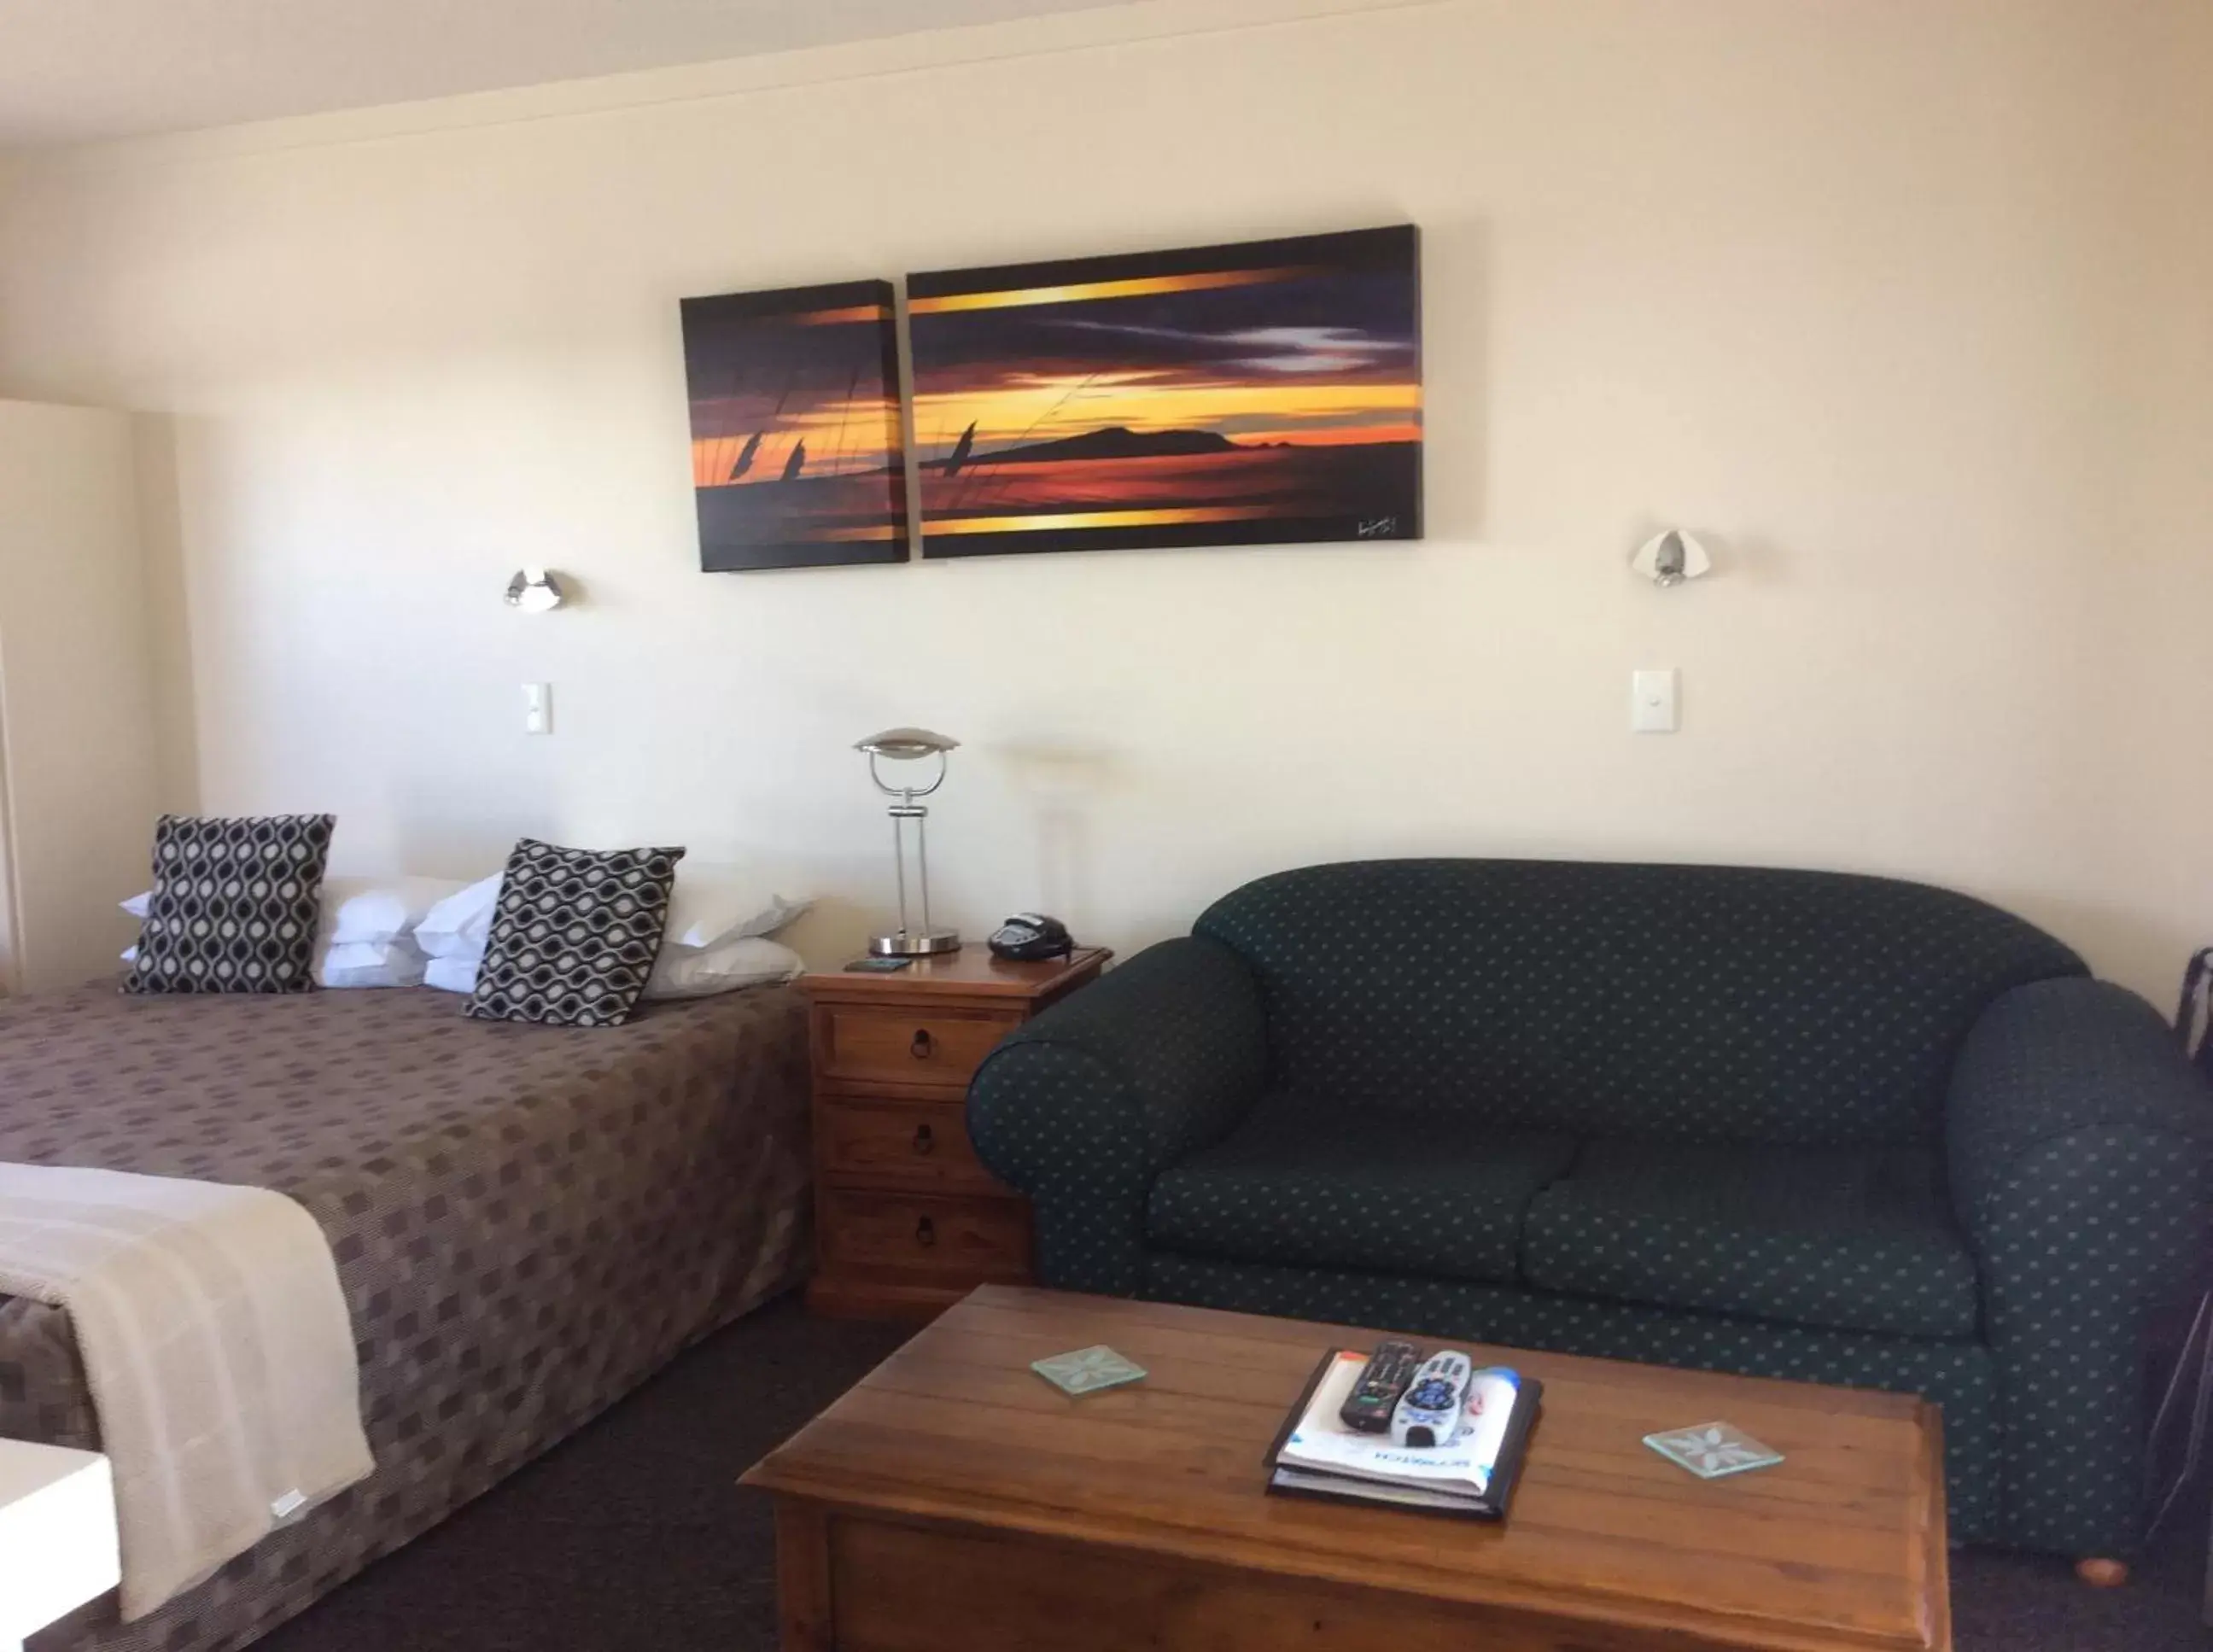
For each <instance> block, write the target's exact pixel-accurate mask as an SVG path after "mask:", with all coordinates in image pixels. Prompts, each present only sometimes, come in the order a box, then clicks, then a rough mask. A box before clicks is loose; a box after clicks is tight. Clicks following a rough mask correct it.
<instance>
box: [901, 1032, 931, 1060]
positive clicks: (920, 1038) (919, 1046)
mask: <svg viewBox="0 0 2213 1652" xmlns="http://www.w3.org/2000/svg"><path fill="white" fill-rule="evenodd" d="M906 1047H907V1052H908V1053H909V1054H911V1056H913V1058H915V1059H916V1060H917V1061H927V1060H929V1059H930V1051H931V1049H932V1048H934V1047H935V1040H933V1039H931V1038H930V1029H929V1028H928V1027H916V1028H915V1029H914V1042H913V1043H912V1044H910V1045H907V1046H906Z"/></svg>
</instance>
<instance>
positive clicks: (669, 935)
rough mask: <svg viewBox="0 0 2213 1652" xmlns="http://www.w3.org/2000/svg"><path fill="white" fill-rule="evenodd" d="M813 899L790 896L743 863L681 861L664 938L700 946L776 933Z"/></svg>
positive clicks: (678, 942)
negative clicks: (721, 863)
mask: <svg viewBox="0 0 2213 1652" xmlns="http://www.w3.org/2000/svg"><path fill="white" fill-rule="evenodd" d="M813 904H814V903H813V902H812V901H807V900H787V899H785V898H784V897H783V896H782V895H780V894H777V893H776V892H775V891H774V890H772V889H771V888H770V887H768V886H767V885H766V884H765V883H763V882H762V881H761V880H760V879H759V878H758V877H756V876H754V875H753V874H752V873H750V872H748V871H747V870H746V869H745V868H743V867H741V866H717V865H715V864H713V863H706V864H702V865H694V864H693V863H691V862H689V861H685V862H680V863H678V865H677V868H676V893H674V895H673V896H671V897H670V899H669V902H668V930H667V931H666V932H665V933H664V935H663V936H662V939H663V941H664V942H666V943H667V944H668V945H671V946H678V947H690V948H694V949H697V948H703V947H713V946H719V945H720V944H721V943H722V942H725V941H743V940H745V939H747V937H748V936H769V935H774V934H775V933H776V932H777V930H780V929H782V928H783V926H784V925H785V924H789V923H790V922H791V921H792V920H793V919H794V918H796V917H798V916H799V915H800V914H801V913H802V912H803V911H806V910H807V909H808V907H809V906H810V905H813Z"/></svg>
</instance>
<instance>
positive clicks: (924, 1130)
mask: <svg viewBox="0 0 2213 1652" xmlns="http://www.w3.org/2000/svg"><path fill="white" fill-rule="evenodd" d="M914 1150H915V1151H916V1152H918V1153H935V1152H936V1150H937V1132H936V1131H933V1130H932V1129H930V1126H929V1125H916V1126H915V1127H914Z"/></svg>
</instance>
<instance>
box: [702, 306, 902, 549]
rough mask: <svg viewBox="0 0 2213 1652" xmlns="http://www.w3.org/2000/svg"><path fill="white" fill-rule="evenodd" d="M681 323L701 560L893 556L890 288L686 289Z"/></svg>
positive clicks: (896, 491) (897, 539)
mask: <svg viewBox="0 0 2213 1652" xmlns="http://www.w3.org/2000/svg"><path fill="white" fill-rule="evenodd" d="M683 320H684V368H685V376H686V382H687V384H688V387H689V390H690V394H691V404H692V492H693V497H694V499H695V501H696V502H697V503H698V513H699V564H700V566H701V567H702V568H704V569H705V570H708V571H709V572H723V571H731V570H747V569H757V568H813V567H821V566H825V565H829V564H845V563H878V562H904V561H905V560H906V555H907V505H906V459H905V453H904V451H903V448H902V445H901V443H900V441H899V332H898V326H897V322H896V320H895V317H894V312H893V297H892V286H891V283H889V282H887V281H850V282H844V283H838V284H835V285H831V286H821V287H795V288H789V289H786V290H783V291H780V292H761V293H732V294H728V295H725V296H721V297H716V298H687V299H686V300H685V301H684V303H683Z"/></svg>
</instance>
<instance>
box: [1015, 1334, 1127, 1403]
mask: <svg viewBox="0 0 2213 1652" xmlns="http://www.w3.org/2000/svg"><path fill="white" fill-rule="evenodd" d="M1030 1369H1031V1370H1033V1371H1035V1372H1036V1373H1037V1374H1038V1375H1039V1376H1041V1377H1043V1378H1044V1379H1045V1380H1046V1381H1047V1382H1050V1383H1051V1384H1052V1386H1053V1387H1056V1388H1058V1389H1059V1390H1060V1391H1061V1393H1064V1394H1089V1393H1098V1392H1099V1390H1100V1389H1101V1388H1119V1387H1121V1386H1122V1385H1123V1384H1124V1383H1125V1382H1137V1381H1143V1378H1144V1375H1145V1368H1144V1367H1143V1366H1142V1365H1133V1364H1131V1362H1129V1361H1128V1360H1125V1359H1124V1358H1123V1357H1122V1356H1120V1355H1119V1354H1118V1353H1116V1352H1115V1351H1114V1350H1113V1349H1111V1348H1109V1347H1107V1346H1106V1344H1104V1343H1100V1344H1099V1345H1098V1346H1097V1347H1095V1348H1079V1349H1077V1350H1076V1351H1075V1352H1074V1353H1072V1354H1055V1355H1054V1356H1052V1358H1051V1359H1039V1360H1032V1361H1031V1362H1030Z"/></svg>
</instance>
